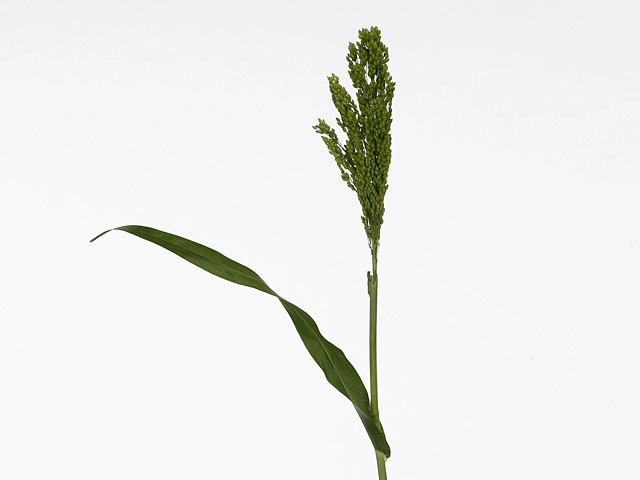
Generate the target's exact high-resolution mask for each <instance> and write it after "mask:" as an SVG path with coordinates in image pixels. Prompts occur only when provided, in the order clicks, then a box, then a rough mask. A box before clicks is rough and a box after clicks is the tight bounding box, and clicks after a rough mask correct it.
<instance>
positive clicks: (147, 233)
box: [91, 225, 391, 458]
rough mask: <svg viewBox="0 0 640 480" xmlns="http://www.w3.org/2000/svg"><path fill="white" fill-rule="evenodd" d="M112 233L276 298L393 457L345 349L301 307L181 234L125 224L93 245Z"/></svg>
mask: <svg viewBox="0 0 640 480" xmlns="http://www.w3.org/2000/svg"><path fill="white" fill-rule="evenodd" d="M112 230H121V231H124V232H127V233H130V234H132V235H135V236H137V237H139V238H142V239H143V240H147V241H149V242H151V243H154V244H156V245H158V246H160V247H162V248H165V249H166V250H169V251H170V252H172V253H174V254H176V255H178V256H179V257H181V258H183V259H184V260H186V261H188V262H189V263H192V264H193V265H196V266H197V267H199V268H202V269H203V270H205V271H207V272H209V273H211V274H213V275H215V276H217V277H220V278H222V279H224V280H227V281H229V282H232V283H236V284H239V285H244V286H247V287H251V288H255V289H256V290H260V291H262V292H264V293H268V294H269V295H272V296H274V297H276V298H277V299H278V300H279V301H280V303H281V304H282V306H283V307H284V309H285V310H286V311H287V313H288V314H289V317H290V318H291V320H292V321H293V324H294V326H295V328H296V330H297V332H298V335H300V338H301V340H302V342H303V343H304V345H305V347H306V349H307V351H308V352H309V354H310V355H311V357H312V358H313V360H314V361H315V362H316V364H317V365H318V366H319V367H320V368H321V369H322V371H323V372H324V374H325V377H326V379H327V381H328V382H329V383H330V384H331V385H332V386H333V387H334V388H336V389H337V390H338V391H339V392H340V393H342V394H343V395H344V396H345V397H347V398H348V399H349V400H350V401H351V403H352V404H353V406H354V407H355V409H356V412H357V413H358V416H359V417H360V420H361V421H362V423H363V425H364V427H365V430H366V431H367V434H368V435H369V438H370V440H371V443H372V444H373V446H374V448H375V449H376V450H378V451H380V452H382V453H383V454H384V455H385V456H386V457H387V458H388V457H389V456H390V455H391V451H390V448H389V444H388V442H387V440H386V437H385V434H384V431H383V430H382V428H381V427H378V426H377V425H376V423H375V422H374V420H373V417H372V414H371V405H370V402H369V395H368V393H367V389H366V387H365V386H364V383H363V382H362V379H361V378H360V376H359V375H358V372H357V371H356V369H355V368H354V367H353V365H352V364H351V362H349V360H348V359H347V357H346V356H345V355H344V353H343V352H342V350H340V349H339V348H338V347H336V346H335V345H333V344H332V343H331V342H329V341H328V340H327V339H326V338H324V337H323V336H322V334H321V333H320V330H319V329H318V326H317V324H316V323H315V321H314V320H313V319H312V318H311V316H310V315H309V314H308V313H306V312H305V311H304V310H302V309H301V308H300V307H298V306H296V305H294V304H293V303H291V302H289V301H287V300H285V299H284V298H282V297H281V296H280V295H278V294H277V293H276V292H274V291H273V290H272V289H271V288H270V287H269V286H268V285H267V284H266V283H265V282H264V280H262V278H260V276H259V275H258V274H257V273H256V272H254V271H253V270H251V269H250V268H248V267H245V266H244V265H242V264H240V263H238V262H236V261H234V260H231V259H230V258H228V257H226V256H224V255H222V254H221V253H220V252H217V251H216V250H213V249H211V248H209V247H206V246H204V245H201V244H199V243H196V242H193V241H191V240H188V239H186V238H183V237H179V236H178V235H173V234H171V233H167V232H163V231H161V230H157V229H155V228H151V227H144V226H140V225H126V226H122V227H117V228H114V229H111V230H107V231H105V232H103V233H101V234H100V235H98V236H96V237H95V238H93V239H92V240H91V242H93V241H95V240H97V239H98V238H100V237H101V236H103V235H105V234H106V233H108V232H110V231H112Z"/></svg>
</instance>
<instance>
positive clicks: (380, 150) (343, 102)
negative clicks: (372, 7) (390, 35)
mask: <svg viewBox="0 0 640 480" xmlns="http://www.w3.org/2000/svg"><path fill="white" fill-rule="evenodd" d="M358 37H359V39H360V41H358V42H357V43H355V44H354V43H349V53H348V54H347V63H348V66H349V77H350V78H351V81H352V83H353V86H354V87H355V89H356V100H357V104H356V102H355V101H354V100H353V98H352V97H351V95H349V93H348V92H347V90H346V89H345V88H344V87H343V86H342V85H340V79H339V78H338V77H337V76H336V75H331V76H330V77H328V80H329V91H330V92H331V99H332V101H333V104H334V105H335V107H336V109H337V110H338V113H339V115H340V116H339V117H338V118H336V123H337V124H338V126H339V127H340V128H341V129H342V131H343V132H344V133H345V134H346V136H347V141H346V143H345V144H344V145H343V144H342V143H340V140H339V139H338V136H337V134H336V131H335V130H334V129H333V128H332V127H330V126H329V125H328V124H327V123H326V122H325V121H324V120H321V119H318V125H315V126H314V127H313V128H314V129H315V131H316V132H318V133H319V134H320V135H322V139H323V140H324V143H325V144H326V145H327V148H328V149H329V153H331V155H332V156H333V157H334V158H335V160H336V163H337V164H338V168H339V169H340V174H341V176H342V179H343V180H344V181H345V182H346V183H347V185H348V186H349V188H351V189H352V190H354V191H355V192H356V193H357V195H358V200H359V201H360V205H361V206H362V213H363V216H362V223H363V224H364V229H365V232H366V234H367V238H368V239H369V247H370V248H372V249H373V248H374V247H377V245H378V243H379V241H380V227H381V225H382V222H383V220H382V217H383V215H384V196H385V193H386V191H387V188H388V186H387V174H388V172H389V164H390V162H391V133H390V131H391V102H392V100H393V93H394V90H395V83H394V82H393V81H392V78H391V75H389V71H388V69H387V63H388V62H389V50H388V49H387V47H386V45H384V44H383V43H382V40H381V37H380V30H379V29H378V28H377V27H371V29H370V30H367V29H362V30H360V31H359V32H358Z"/></svg>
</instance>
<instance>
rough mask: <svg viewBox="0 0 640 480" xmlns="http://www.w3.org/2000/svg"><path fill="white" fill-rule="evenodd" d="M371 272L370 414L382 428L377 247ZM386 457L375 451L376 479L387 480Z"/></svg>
mask: <svg viewBox="0 0 640 480" xmlns="http://www.w3.org/2000/svg"><path fill="white" fill-rule="evenodd" d="M371 263H372V267H371V269H372V271H371V272H369V275H368V282H369V380H370V386H371V414H372V416H373V421H374V422H375V424H376V425H377V426H378V427H379V428H382V425H381V423H380V414H379V412H378V353H377V322H378V245H373V248H372V249H371ZM385 460H386V457H385V456H384V454H383V453H382V452H378V451H377V450H376V463H377V464H378V479H379V480H387V468H386V466H385Z"/></svg>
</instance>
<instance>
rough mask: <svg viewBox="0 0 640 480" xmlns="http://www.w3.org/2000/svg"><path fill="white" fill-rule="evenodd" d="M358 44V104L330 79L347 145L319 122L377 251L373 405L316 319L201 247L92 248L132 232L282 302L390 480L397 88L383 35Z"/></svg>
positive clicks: (148, 231)
mask: <svg viewBox="0 0 640 480" xmlns="http://www.w3.org/2000/svg"><path fill="white" fill-rule="evenodd" d="M358 37H359V40H358V41H357V42H356V43H350V44H349V52H348V54H347V62H348V67H349V76H350V78H351V81H352V83H353V86H354V87H355V89H356V99H355V100H354V99H353V98H352V97H351V95H350V94H349V93H348V92H347V90H346V89H345V88H344V87H343V86H342V85H341V84H340V81H339V78H338V77H337V76H336V75H331V76H330V77H328V79H329V90H330V92H331V98H332V100H333V104H334V105H335V107H336V109H337V110H338V113H339V117H338V118H336V122H337V124H338V126H339V127H340V128H341V130H342V131H343V133H344V134H345V135H346V141H345V142H344V143H343V142H341V141H340V140H339V138H338V135H337V133H336V131H335V130H334V129H333V128H332V127H330V126H329V124H327V122H325V121H324V120H321V119H318V124H317V125H315V126H314V127H313V128H314V129H315V131H316V132H317V133H319V134H320V135H321V136H322V139H323V141H324V143H325V144H326V146H327V148H328V150H329V153H330V154H331V155H332V156H333V157H334V158H335V160H336V163H337V165H338V168H339V170H340V173H341V175H342V179H343V180H344V181H345V182H346V183H347V185H348V187H349V188H351V189H352V190H354V191H355V192H356V194H357V197H358V200H359V202H360V205H361V207H362V216H361V220H362V224H363V226H364V230H365V233H366V235H367V240H368V245H369V249H370V252H371V271H369V272H367V289H368V293H369V382H370V385H369V388H370V393H371V398H370V399H369V392H368V391H367V388H366V387H365V385H364V383H363V381H362V379H361V377H360V376H359V375H358V372H357V371H356V370H355V368H354V367H353V365H352V364H351V362H349V360H348V359H347V357H346V356H345V355H344V353H343V352H342V350H340V349H339V348H338V347H336V346H335V345H334V344H332V343H331V342H329V341H328V340H327V339H326V338H325V337H324V336H323V335H322V334H321V333H320V330H319V328H318V325H317V324H316V322H315V321H314V320H313V319H312V318H311V316H310V315H309V314H308V313H307V312H305V311H304V310H302V309H301V308H300V307H298V306H296V305H294V304H293V303H291V302H289V301H288V300H286V299H285V298H284V297H282V296H280V295H279V294H277V293H276V292H275V291H274V290H272V289H271V287H269V286H268V285H267V284H266V283H265V282H264V280H262V278H261V277H260V276H259V275H258V274H257V273H255V272H254V271H253V270H251V269H250V268H247V267H245V266H244V265H241V264H240V263H238V262H236V261H234V260H232V259H230V258H228V257H226V256H224V255H223V254H221V253H219V252H217V251H216V250H213V249H211V248H209V247H206V246H204V245H201V244H199V243H196V242H193V241H191V240H188V239H186V238H183V237H180V236H178V235H174V234H171V233H167V232H163V231H160V230H156V229H154V228H150V227H144V226H139V225H127V226H123V227H117V228H114V229H111V230H107V231H105V232H103V233H101V234H100V235H98V236H97V237H95V238H93V239H92V240H91V241H92V242H93V241H94V240H96V239H98V238H100V237H101V236H102V235H104V234H106V233H108V232H110V231H112V230H120V231H123V232H127V233H130V234H132V235H135V236H137V237H139V238H141V239H143V240H147V241H149V242H151V243H154V244H156V245H158V246H160V247H163V248H165V249H167V250H169V251H170V252H173V253H174V254H176V255H178V256H179V257H182V258H183V259H184V260H186V261H188V262H190V263H192V264H193V265H195V266H197V267H200V268H202V269H203V270H206V271H207V272H209V273H211V274H213V275H215V276H218V277H220V278H222V279H224V280H227V281H229V282H233V283H237V284H239V285H244V286H247V287H251V288H255V289H257V290H260V291H262V292H264V293H266V294H269V295H272V296H273V297H275V298H276V299H277V300H278V301H279V302H280V303H281V305H282V306H283V307H284V309H285V311H286V312H287V314H288V315H289V317H290V318H291V320H292V321H293V325H294V327H295V328H296V330H297V332H298V334H299V335H300V339H301V340H302V342H303V343H304V345H305V347H306V348H307V351H308V352H309V354H310V355H311V357H312V358H313V359H314V360H315V362H316V363H317V364H318V366H319V367H320V368H321V369H322V371H323V372H324V375H325V377H326V379H327V381H328V382H329V383H330V384H331V385H333V387H335V388H336V389H337V390H338V391H339V392H340V393H341V394H343V395H344V396H345V397H347V399H349V401H351V403H352V404H353V406H354V407H355V410H356V412H357V414H358V416H359V418H360V420H361V421H362V424H363V426H364V428H365V430H366V432H367V434H368V436H369V439H370V440H371V443H372V445H373V448H374V451H375V455H376V464H377V468H378V479H379V480H386V478H387V472H386V460H387V459H388V458H389V457H390V455H391V450H390V448H389V443H388V442H387V438H386V436H385V433H384V430H383V428H382V423H381V422H380V413H379V405H378V378H377V318H378V316H377V306H378V247H379V245H380V228H381V226H382V223H383V216H384V197H385V193H386V191H387V188H388V185H387V173H388V171H389V164H390V161H391V133H390V131H391V103H392V100H393V94H394V89H395V83H394V82H393V81H392V78H391V76H390V75H389V72H388V68H387V63H388V61H389V52H388V49H387V47H386V46H385V45H384V44H383V43H382V39H381V35H380V30H379V29H378V28H377V27H371V28H370V29H362V30H360V31H359V32H358Z"/></svg>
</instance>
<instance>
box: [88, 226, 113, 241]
mask: <svg viewBox="0 0 640 480" xmlns="http://www.w3.org/2000/svg"><path fill="white" fill-rule="evenodd" d="M111 230H113V229H109V230H105V231H104V232H102V233H101V234H100V235H97V236H95V237H93V238H92V239H91V240H89V243H91V242H93V241H95V240H97V239H99V238H100V237H101V236H103V235H104V234H105V233H109V232H110V231H111Z"/></svg>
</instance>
